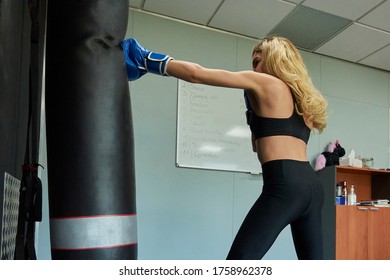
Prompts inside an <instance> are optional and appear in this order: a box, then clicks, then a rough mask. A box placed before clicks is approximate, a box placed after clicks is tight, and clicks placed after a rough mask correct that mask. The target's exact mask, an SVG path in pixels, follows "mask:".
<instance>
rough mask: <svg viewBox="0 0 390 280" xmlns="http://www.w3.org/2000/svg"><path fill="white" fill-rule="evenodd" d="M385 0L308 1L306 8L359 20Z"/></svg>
mask: <svg viewBox="0 0 390 280" xmlns="http://www.w3.org/2000/svg"><path fill="white" fill-rule="evenodd" d="M381 2H383V0H341V1H340V0H326V1H324V0H306V1H305V2H303V5H304V6H307V7H310V8H313V9H316V10H320V11H323V12H326V13H329V14H333V15H337V16H340V17H344V18H348V19H351V20H357V19H358V18H360V17H362V16H363V15H364V14H366V13H367V12H369V11H370V10H372V9H373V8H375V7H376V6H378V5H379V4H380V3H381Z"/></svg>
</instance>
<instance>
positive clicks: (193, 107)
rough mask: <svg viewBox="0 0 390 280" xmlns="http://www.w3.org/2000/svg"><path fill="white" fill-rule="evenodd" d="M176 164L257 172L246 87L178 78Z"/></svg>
mask: <svg viewBox="0 0 390 280" xmlns="http://www.w3.org/2000/svg"><path fill="white" fill-rule="evenodd" d="M177 104H178V106H177V139H176V165H177V166H178V167H189V168H201V169H212V170H224V171H237V172H247V173H253V174H258V173H261V166H260V163H259V161H258V160H257V155H256V153H254V152H253V151H252V144H251V132H250V129H249V127H248V125H247V124H246V118H245V111H246V107H245V101H244V97H243V90H240V89H231V88H223V87H213V86H208V85H202V84H192V83H188V82H185V81H182V80H178V102H177Z"/></svg>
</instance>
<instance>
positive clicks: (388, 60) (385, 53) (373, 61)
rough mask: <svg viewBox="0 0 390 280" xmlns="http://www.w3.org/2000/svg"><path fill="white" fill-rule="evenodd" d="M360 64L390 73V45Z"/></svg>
mask: <svg viewBox="0 0 390 280" xmlns="http://www.w3.org/2000/svg"><path fill="white" fill-rule="evenodd" d="M360 63H361V64H364V65H368V66H372V67H376V68H380V69H384V70H387V71H390V45H388V46H387V47H385V48H383V49H381V50H379V51H377V52H376V53H374V54H372V55H370V56H368V57H366V58H364V59H362V60H361V61H360Z"/></svg>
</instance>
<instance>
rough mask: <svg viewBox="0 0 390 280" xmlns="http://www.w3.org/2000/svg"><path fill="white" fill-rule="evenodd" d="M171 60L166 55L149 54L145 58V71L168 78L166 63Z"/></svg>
mask: <svg viewBox="0 0 390 280" xmlns="http://www.w3.org/2000/svg"><path fill="white" fill-rule="evenodd" d="M172 59H173V58H172V57H170V56H169V55H166V54H161V53H156V52H150V53H149V54H148V55H147V57H146V58H145V67H146V71H148V72H150V73H153V74H158V75H162V76H169V75H168V73H167V66H168V62H169V61H170V60H172Z"/></svg>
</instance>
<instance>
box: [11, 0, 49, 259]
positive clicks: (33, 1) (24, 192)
mask: <svg viewBox="0 0 390 280" xmlns="http://www.w3.org/2000/svg"><path fill="white" fill-rule="evenodd" d="M28 4H29V9H30V16H31V50H30V73H29V107H28V123H27V137H26V150H25V155H24V164H23V166H22V180H21V185H20V197H19V217H18V229H17V236H16V246H15V255H14V259H16V260H35V259H36V254H35V247H34V242H35V222H40V221H41V220H42V183H41V180H40V179H39V177H38V167H39V166H40V165H39V164H38V163H37V161H38V139H39V124H38V118H37V117H36V116H37V115H38V112H36V111H37V110H36V109H37V108H38V106H37V104H38V102H39V94H38V88H39V83H38V79H39V68H38V56H39V45H38V43H39V18H38V10H39V0H29V1H28ZM30 137H31V141H30ZM30 146H31V151H30ZM30 154H31V162H33V163H32V164H31V163H30ZM26 226H27V228H26Z"/></svg>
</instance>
